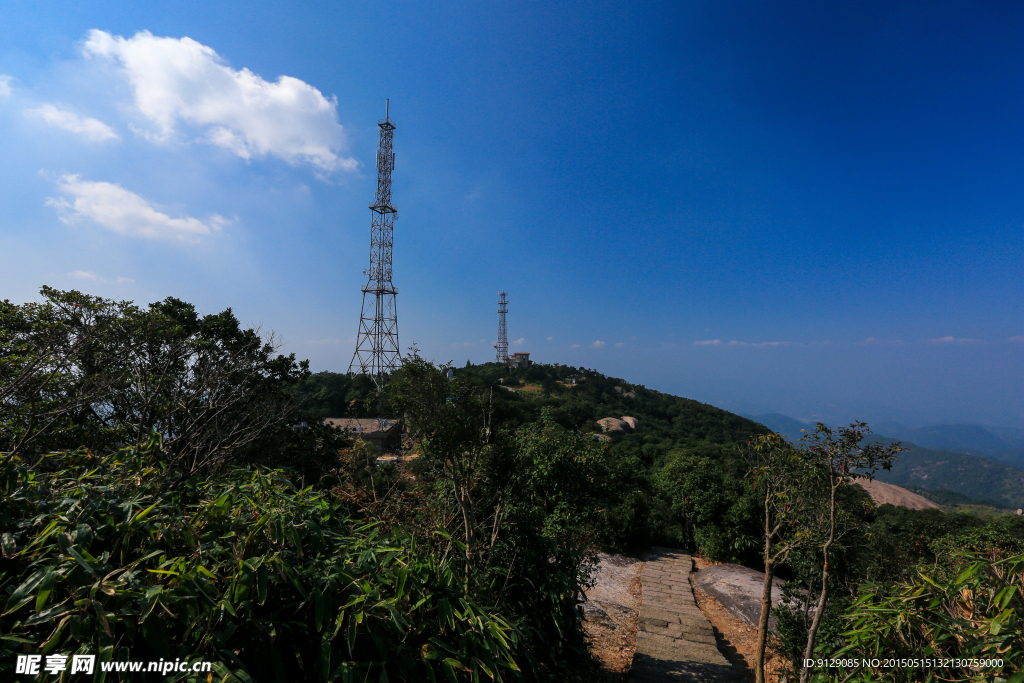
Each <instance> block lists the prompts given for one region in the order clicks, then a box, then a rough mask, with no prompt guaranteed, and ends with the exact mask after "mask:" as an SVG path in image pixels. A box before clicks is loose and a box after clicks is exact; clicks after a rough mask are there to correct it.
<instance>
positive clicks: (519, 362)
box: [505, 351, 533, 368]
mask: <svg viewBox="0 0 1024 683" xmlns="http://www.w3.org/2000/svg"><path fill="white" fill-rule="evenodd" d="M505 362H506V363H507V364H508V365H510V366H511V367H513V368H528V367H530V366H531V365H533V361H532V360H530V354H529V353H528V352H526V351H516V352H515V353H513V354H512V355H511V356H509V357H507V358H506V359H505Z"/></svg>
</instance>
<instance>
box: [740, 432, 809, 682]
mask: <svg viewBox="0 0 1024 683" xmlns="http://www.w3.org/2000/svg"><path fill="white" fill-rule="evenodd" d="M747 453H748V457H749V458H750V460H751V468H750V472H749V476H750V477H751V478H752V479H753V480H754V482H755V483H756V485H757V489H758V492H759V493H760V495H761V500H762V502H763V508H762V517H761V521H762V524H763V532H764V589H763V590H762V593H761V618H760V619H759V621H758V626H757V649H756V651H755V654H754V674H755V677H756V680H757V683H764V680H765V677H764V654H765V648H766V646H767V642H768V617H769V614H770V612H771V608H772V579H773V578H774V575H775V569H776V567H777V566H778V565H779V564H781V563H782V562H785V560H786V558H787V557H788V556H789V554H790V553H791V552H793V551H794V550H796V549H798V548H802V547H805V546H806V545H807V544H808V542H809V540H810V538H809V532H808V529H807V528H806V526H805V525H804V521H805V520H806V519H807V515H808V514H809V512H810V508H811V507H812V505H813V503H812V502H811V499H810V498H811V497H810V496H808V495H807V493H808V492H809V491H810V490H811V487H810V485H811V483H812V482H813V476H814V473H813V470H812V468H811V467H810V466H809V463H808V461H807V458H806V457H805V454H804V453H802V452H801V451H799V450H798V449H796V448H794V447H793V446H792V445H790V444H789V443H787V442H786V440H785V439H784V438H783V437H782V436H780V435H778V434H767V435H764V436H758V437H755V438H754V439H753V440H752V441H751V442H750V443H749V445H748V450H747Z"/></svg>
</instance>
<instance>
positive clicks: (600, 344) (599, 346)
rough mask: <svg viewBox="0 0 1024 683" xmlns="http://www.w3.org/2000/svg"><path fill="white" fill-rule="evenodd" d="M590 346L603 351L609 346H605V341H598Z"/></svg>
mask: <svg viewBox="0 0 1024 683" xmlns="http://www.w3.org/2000/svg"><path fill="white" fill-rule="evenodd" d="M590 346H591V347H593V348H595V349H603V348H604V347H605V346H607V344H605V343H604V342H603V341H601V340H600V339H598V340H597V341H596V342H594V343H593V344H591V345H590Z"/></svg>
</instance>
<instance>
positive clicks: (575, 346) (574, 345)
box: [569, 344, 580, 349]
mask: <svg viewBox="0 0 1024 683" xmlns="http://www.w3.org/2000/svg"><path fill="white" fill-rule="evenodd" d="M569 348H570V349H578V348H580V345H579V344H570V345H569Z"/></svg>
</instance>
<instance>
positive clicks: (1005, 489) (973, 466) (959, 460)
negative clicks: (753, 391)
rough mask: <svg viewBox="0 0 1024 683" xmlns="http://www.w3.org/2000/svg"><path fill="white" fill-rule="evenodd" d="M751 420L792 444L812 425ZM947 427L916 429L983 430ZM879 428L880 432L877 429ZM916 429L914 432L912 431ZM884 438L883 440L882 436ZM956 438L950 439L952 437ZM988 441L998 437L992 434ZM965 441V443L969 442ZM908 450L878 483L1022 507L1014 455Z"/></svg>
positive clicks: (780, 418)
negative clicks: (782, 436)
mask: <svg viewBox="0 0 1024 683" xmlns="http://www.w3.org/2000/svg"><path fill="white" fill-rule="evenodd" d="M753 419H755V420H757V421H758V422H761V423H763V424H764V425H766V426H767V427H769V428H770V429H772V430H774V431H777V432H779V433H780V434H785V435H786V436H787V437H789V438H790V439H791V440H793V441H796V440H798V439H799V438H800V436H801V434H800V430H810V429H811V428H812V426H811V425H809V424H806V423H803V422H799V421H797V420H794V419H792V418H790V417H786V416H785V415H777V414H767V415H758V416H755V417H754V418H753ZM944 427H945V429H941V430H940V429H939V428H932V429H930V430H917V431H919V432H921V433H923V434H930V435H932V436H933V438H937V437H935V435H936V434H943V435H945V436H949V434H952V435H953V436H963V437H964V438H965V439H966V436H964V435H973V436H974V437H976V438H977V439H978V440H980V439H981V437H978V436H977V433H978V432H979V431H980V432H981V433H982V435H983V436H984V435H985V434H987V433H986V432H984V430H981V428H980V427H977V428H974V427H973V426H971V425H947V426H944ZM879 429H881V428H879ZM911 431H912V430H911ZM882 434H885V436H882ZM882 434H878V433H876V434H874V435H872V437H871V440H873V441H878V442H880V443H886V444H891V443H896V442H897V439H895V438H892V435H890V434H886V433H885V432H882ZM949 438H952V437H949ZM987 438H990V439H994V438H995V437H993V436H992V435H990V434H989V435H987ZM965 442H966V441H965ZM900 443H901V444H902V445H903V447H904V449H905V450H903V451H902V452H901V453H900V457H899V458H898V459H897V461H896V462H895V464H894V465H893V468H892V469H891V470H888V471H885V470H883V471H880V472H879V473H878V474H877V477H878V479H879V481H883V482H885V483H887V484H895V485H897V486H903V487H920V488H923V489H931V490H948V491H952V492H954V493H959V494H962V495H963V496H966V497H967V498H969V499H977V500H988V501H990V502H994V503H995V504H996V505H999V506H1001V507H1004V508H1011V509H1016V508H1019V507H1022V506H1024V470H1021V469H1020V468H1019V467H1016V466H1015V464H1016V461H1015V460H1013V459H1012V458H1013V453H1014V451H1005V453H1007V455H1006V456H1005V457H1007V458H1008V461H1003V462H1000V461H999V459H1000V457H1001V456H1000V455H992V456H991V457H986V456H984V455H981V454H973V455H972V454H968V453H957V452H952V451H948V450H936V449H931V448H923V447H921V446H919V445H917V444H916V443H913V442H910V441H900Z"/></svg>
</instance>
